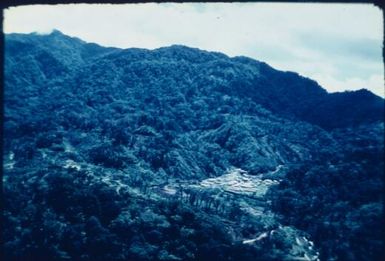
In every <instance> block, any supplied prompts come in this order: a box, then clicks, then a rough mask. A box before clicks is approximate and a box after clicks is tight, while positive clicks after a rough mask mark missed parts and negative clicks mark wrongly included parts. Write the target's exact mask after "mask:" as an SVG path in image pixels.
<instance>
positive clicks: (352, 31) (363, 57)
mask: <svg viewBox="0 0 385 261" xmlns="http://www.w3.org/2000/svg"><path fill="white" fill-rule="evenodd" d="M4 16H5V19H4V32H5V33H11V32H19V33H29V32H34V31H37V32H41V33H47V32H50V31H51V30H52V29H54V28H55V29H58V30H60V31H62V32H63V33H65V34H68V35H71V36H76V37H79V38H81V39H83V40H85V41H87V42H96V43H99V44H101V45H104V46H115V47H122V48H129V47H141V48H149V49H154V48H158V47H161V46H168V45H171V44H183V45H187V46H191V47H198V48H200V49H204V50H212V51H220V52H223V53H226V54H227V55H229V56H237V55H245V56H249V57H252V58H255V59H257V60H260V61H264V62H266V63H268V64H270V65H271V66H273V67H275V68H277V69H281V70H288V71H295V72H298V73H300V74H301V75H304V76H306V77H309V78H312V79H314V80H316V81H317V82H319V83H320V85H321V86H322V87H324V88H325V89H327V90H328V91H330V92H334V91H343V90H356V89H360V88H367V89H369V90H371V91H372V92H374V93H376V94H377V95H380V96H382V97H384V67H383V63H382V39H383V23H382V11H381V10H380V9H379V8H377V7H375V6H374V5H370V4H305V3H299V4H294V3H286V4H283V3H276V4H275V3H210V4H209V3H198V4H193V3H183V4H172V3H167V4H127V5H86V4H76V5H56V6H54V5H52V6H49V5H45V6H44V5H34V6H21V7H15V8H9V9H6V10H5V13H4Z"/></svg>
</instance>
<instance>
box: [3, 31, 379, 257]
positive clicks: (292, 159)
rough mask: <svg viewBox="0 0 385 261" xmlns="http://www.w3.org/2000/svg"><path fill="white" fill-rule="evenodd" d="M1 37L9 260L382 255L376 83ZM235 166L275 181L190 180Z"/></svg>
mask: <svg viewBox="0 0 385 261" xmlns="http://www.w3.org/2000/svg"><path fill="white" fill-rule="evenodd" d="M5 43H6V45H5V47H6V49H5V51H6V52H5V92H4V99H5V117H4V134H5V140H4V195H5V197H4V204H5V205H4V228H5V229H4V243H5V244H4V245H5V254H6V260H68V259H70V260H255V259H259V260H292V259H294V258H305V257H306V256H305V255H311V254H313V256H312V257H311V258H314V259H315V258H316V257H317V255H316V254H314V253H313V252H315V251H313V250H311V251H309V246H308V245H306V244H305V243H306V240H304V239H303V238H306V237H308V238H310V239H311V240H313V241H314V242H315V249H316V250H319V251H320V254H321V257H323V258H324V259H333V258H339V259H341V258H342V259H343V258H347V259H349V260H370V259H372V260H373V259H380V257H381V251H380V250H381V249H382V247H383V244H382V241H381V238H380V232H381V229H383V224H382V222H381V221H380V217H381V212H382V198H381V191H382V184H383V182H382V179H381V173H382V171H383V159H382V158H381V156H382V154H383V139H382V133H383V123H381V120H382V118H381V117H382V112H383V111H382V110H383V100H382V99H381V98H379V97H376V96H374V95H373V94H371V93H368V92H365V91H359V92H353V93H342V94H327V93H326V92H325V91H324V90H323V89H322V88H321V87H319V86H318V85H317V83H315V82H314V81H311V80H309V79H305V78H303V77H300V76H299V75H297V74H295V73H289V72H280V71H276V70H274V69H273V68H271V67H269V66H268V65H266V64H264V63H261V62H258V61H254V60H251V59H249V58H245V57H235V58H229V57H227V56H225V55H223V54H220V53H213V52H205V51H201V50H198V49H193V48H188V47H184V46H171V47H168V48H160V49H157V50H153V51H149V50H144V49H127V50H121V49H115V48H103V47H100V46H98V45H95V44H88V43H85V42H83V41H81V40H80V39H76V38H70V37H68V36H65V35H63V34H61V33H60V32H57V31H55V32H54V33H52V34H50V35H33V34H32V35H17V34H13V35H7V36H6V42H5ZM314 104H318V105H319V106H314ZM346 106H349V108H346ZM361 111H362V112H361ZM373 122H376V123H373ZM371 123H373V124H371ZM358 125H359V126H360V127H354V128H352V126H358ZM348 126H350V127H348ZM336 127H338V128H337V129H336ZM331 129H333V130H331ZM282 166H283V167H284V168H283V170H282V171H281V170H280V167H282ZM232 168H241V169H243V170H245V171H247V172H248V173H249V174H251V175H261V176H262V177H261V179H266V178H269V179H276V180H280V179H282V181H281V184H280V185H279V186H276V187H275V188H274V186H272V187H271V191H270V193H269V194H268V196H266V197H262V198H258V197H255V196H250V195H244V194H236V193H230V192H228V191H223V190H220V189H215V188H202V186H199V184H200V182H201V181H202V180H206V179H208V178H212V177H218V176H221V175H223V174H225V173H226V171H227V170H228V169H232ZM286 172H288V173H287V174H286ZM170 187H171V188H170ZM271 210H274V211H275V212H276V213H277V214H279V216H277V215H276V214H274V213H273V212H272V211H271ZM299 229H301V230H303V231H301V230H299ZM301 238H302V239H301ZM250 240H251V241H250ZM245 242H246V243H245ZM304 242H305V243H304ZM336 242H338V244H336Z"/></svg>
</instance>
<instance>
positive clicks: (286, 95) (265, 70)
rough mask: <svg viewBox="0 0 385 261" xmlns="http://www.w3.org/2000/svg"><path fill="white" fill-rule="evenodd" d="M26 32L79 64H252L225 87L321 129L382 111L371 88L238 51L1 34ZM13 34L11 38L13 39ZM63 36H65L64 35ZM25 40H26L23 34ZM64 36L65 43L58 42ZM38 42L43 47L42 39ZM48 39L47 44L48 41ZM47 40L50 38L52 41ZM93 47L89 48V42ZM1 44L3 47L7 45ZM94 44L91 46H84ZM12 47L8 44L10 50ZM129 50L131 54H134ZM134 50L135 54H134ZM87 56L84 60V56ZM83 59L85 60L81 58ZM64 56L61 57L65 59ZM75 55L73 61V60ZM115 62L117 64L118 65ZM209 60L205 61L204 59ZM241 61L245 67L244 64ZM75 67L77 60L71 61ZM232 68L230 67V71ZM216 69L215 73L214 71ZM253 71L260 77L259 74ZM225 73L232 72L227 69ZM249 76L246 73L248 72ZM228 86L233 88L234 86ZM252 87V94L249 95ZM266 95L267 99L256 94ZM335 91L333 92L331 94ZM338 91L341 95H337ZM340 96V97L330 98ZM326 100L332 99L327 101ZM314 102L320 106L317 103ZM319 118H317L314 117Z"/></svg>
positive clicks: (59, 35) (375, 116)
mask: <svg viewBox="0 0 385 261" xmlns="http://www.w3.org/2000/svg"><path fill="white" fill-rule="evenodd" d="M20 37H21V38H28V39H29V38H30V39H31V40H30V41H31V42H32V44H36V41H37V42H39V41H43V43H45V41H46V40H44V39H53V40H52V41H54V43H55V44H56V45H57V44H59V46H60V49H61V50H64V49H66V48H67V49H68V48H70V49H80V52H79V53H74V52H73V51H71V50H69V51H66V52H65V53H64V54H61V53H60V52H59V53H56V54H55V53H54V55H64V56H66V55H67V54H68V55H67V56H69V57H71V61H68V62H64V66H67V67H71V66H73V65H76V64H77V66H80V67H81V66H82V65H81V64H82V63H83V64H84V62H85V61H86V60H87V59H91V60H90V61H94V60H95V59H98V57H99V58H100V59H102V60H103V59H104V60H106V59H108V58H109V57H110V60H111V59H112V60H114V58H113V57H114V56H115V57H116V56H119V57H120V58H121V57H126V58H125V59H128V60H126V61H131V62H134V61H138V59H141V60H143V59H145V60H146V59H150V60H157V59H159V58H157V57H162V59H161V60H160V61H163V62H165V61H166V60H164V59H169V60H170V61H176V62H177V61H178V60H183V61H185V62H187V63H190V65H191V66H193V65H194V66H198V65H199V64H200V63H203V64H207V63H209V62H210V61H214V60H215V61H216V62H214V63H213V64H212V65H211V66H217V67H218V66H219V67H220V66H225V67H227V68H229V70H231V69H232V68H237V67H238V68H239V69H241V68H244V69H246V70H251V71H252V72H250V73H249V80H248V81H244V80H243V79H241V80H240V81H239V82H238V83H237V82H236V79H235V80H234V79H230V82H229V83H228V84H230V85H231V86H230V88H231V89H233V90H237V89H238V91H235V92H242V89H244V90H245V92H247V94H246V93H245V94H244V95H247V96H249V95H252V99H254V100H255V101H256V102H257V103H259V104H261V105H262V106H264V107H266V108H267V109H269V110H272V111H273V112H274V113H283V115H285V116H289V117H292V116H294V117H297V118H299V119H302V120H305V121H308V122H310V123H313V124H317V125H320V126H322V127H323V128H326V129H332V128H338V127H345V126H349V125H357V124H359V123H360V122H361V121H362V122H376V121H377V122H378V121H381V120H382V118H383V114H384V100H383V99H382V98H381V97H378V96H376V95H375V94H372V93H371V92H370V93H369V91H368V92H362V91H346V92H339V93H327V91H326V90H325V89H323V88H322V87H321V86H319V85H318V84H317V83H316V82H315V81H314V80H311V79H309V78H306V77H303V76H300V75H298V74H297V73H295V72H283V71H279V70H276V69H274V68H272V67H271V66H269V65H267V64H266V63H264V62H260V61H257V60H254V59H251V58H245V57H241V56H236V57H232V58H230V57H228V56H227V55H225V54H221V53H218V52H208V51H203V50H200V49H198V48H191V47H186V46H183V45H171V46H169V47H161V48H157V49H154V50H148V49H138V48H127V49H120V48H105V47H102V46H100V45H97V44H93V43H86V42H84V41H82V40H80V39H78V38H73V37H68V36H66V35H64V34H63V33H61V32H60V31H54V32H53V33H51V34H49V35H43V36H41V35H36V34H29V35H26V34H18V35H15V34H11V35H6V38H7V39H8V40H7V41H6V42H10V41H11V42H12V41H18V40H17V38H20ZM15 38H16V39H15ZM63 39H64V40H63ZM24 41H25V42H28V41H27V40H24ZM62 42H64V43H62ZM39 44H40V45H42V46H41V47H42V48H43V49H44V48H45V47H44V44H41V43H39ZM47 44H50V43H49V42H48V43H47ZM51 45H52V43H51ZM91 47H92V48H91ZM8 49H9V48H7V46H6V50H8ZM84 50H93V51H84ZM10 51H11V52H12V50H10ZM133 55H134V56H133ZM138 55H139V56H138ZM84 59H86V60H84ZM83 60H84V61H83ZM64 61H65V60H64ZM74 61H75V63H74ZM118 66H119V65H118ZM208 66H210V65H208ZM245 66H246V67H245ZM75 67H76V66H75ZM229 73H230V74H231V72H229ZM217 74H218V73H217ZM258 74H259V75H260V76H261V77H258ZM223 76H225V77H226V76H227V75H220V74H219V75H217V76H214V77H223ZM228 76H229V77H230V78H234V77H232V75H228ZM250 77H251V78H250ZM231 89H230V90H229V91H230V92H233V90H231ZM253 93H255V95H254V96H253ZM261 95H262V96H265V97H267V100H266V99H263V98H260V96H261ZM335 97H337V98H335ZM339 97H342V98H339ZM269 99H270V100H269ZM336 99H337V100H340V101H339V102H337V101H335V100H336ZM357 99H358V100H360V104H361V105H360V107H359V108H358V107H357V106H354V101H357ZM329 100H333V101H332V102H330V101H329ZM345 100H348V101H349V102H348V103H350V110H346V111H343V110H342V111H340V112H339V114H341V115H340V116H339V118H338V119H334V118H333V117H334V114H335V111H337V110H338V107H346V105H344V104H340V103H341V102H342V101H345ZM313 105H318V106H321V107H322V110H321V109H318V108H317V106H313ZM319 119H320V120H319Z"/></svg>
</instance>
